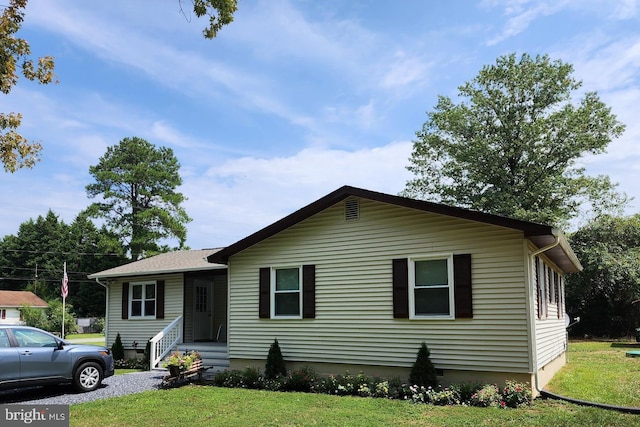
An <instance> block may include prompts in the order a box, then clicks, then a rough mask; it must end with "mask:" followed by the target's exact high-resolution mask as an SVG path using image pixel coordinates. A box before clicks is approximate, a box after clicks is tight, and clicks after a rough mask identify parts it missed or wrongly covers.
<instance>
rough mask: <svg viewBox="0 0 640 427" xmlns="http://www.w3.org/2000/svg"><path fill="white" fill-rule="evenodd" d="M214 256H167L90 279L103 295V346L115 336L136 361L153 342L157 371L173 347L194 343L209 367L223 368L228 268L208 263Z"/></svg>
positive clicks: (195, 253) (196, 252)
mask: <svg viewBox="0 0 640 427" xmlns="http://www.w3.org/2000/svg"><path fill="white" fill-rule="evenodd" d="M218 250H219V249H204V250H185V251H177V252H168V253H163V254H160V255H156V256H154V257H150V258H146V259H142V260H139V261H135V262H131V263H129V264H125V265H121V266H118V267H115V268H111V269H109V270H104V271H101V272H99V273H95V274H91V275H89V276H88V277H89V278H90V279H94V280H96V281H97V282H98V283H99V284H100V285H102V286H103V287H105V288H106V291H107V292H106V304H107V307H106V316H105V341H106V343H107V346H108V347H111V345H113V343H114V342H115V340H116V336H117V335H118V334H119V335H120V339H121V341H122V344H123V346H124V349H125V355H126V356H127V357H135V356H136V354H137V353H142V352H144V350H145V346H146V343H147V342H148V341H149V340H150V339H153V345H152V347H151V363H152V366H153V367H157V366H158V364H159V363H160V361H161V360H162V358H163V357H164V356H165V355H166V353H167V352H169V351H171V350H172V349H174V347H175V346H177V345H178V344H180V345H182V344H185V345H187V346H188V347H189V348H190V349H193V348H194V344H195V343H198V346H199V349H200V350H201V353H202V354H203V356H208V357H209V359H210V360H208V363H209V365H215V366H217V367H218V368H226V367H228V357H227V349H226V344H225V342H226V340H227V307H228V299H227V267H226V265H218V264H212V263H209V262H208V261H207V257H208V256H210V255H212V254H214V253H215V252H216V251H218ZM205 347H206V348H205ZM183 349H186V348H183Z"/></svg>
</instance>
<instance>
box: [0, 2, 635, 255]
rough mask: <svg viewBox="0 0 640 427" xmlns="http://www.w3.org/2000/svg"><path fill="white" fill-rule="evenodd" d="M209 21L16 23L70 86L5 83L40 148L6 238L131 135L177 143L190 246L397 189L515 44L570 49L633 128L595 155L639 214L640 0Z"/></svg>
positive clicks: (153, 18)
mask: <svg viewBox="0 0 640 427" xmlns="http://www.w3.org/2000/svg"><path fill="white" fill-rule="evenodd" d="M187 3H188V2H187ZM205 24H206V22H205V21H203V20H198V19H196V18H195V17H190V16H187V17H185V16H183V15H182V14H181V13H180V11H179V3H178V0H162V1H160V0H144V1H143V0H138V1H130V0H109V1H100V2H98V1H91V2H80V1H74V0H55V1H51V0H30V1H29V4H28V7H27V13H26V19H25V22H24V26H23V29H22V30H21V32H20V33H19V34H20V36H22V37H24V38H26V39H27V40H28V41H29V42H30V43H31V48H32V51H33V53H34V55H37V56H41V55H47V54H49V55H53V56H55V60H56V74H57V77H58V80H59V84H57V85H48V86H39V85H36V84H34V83H31V82H27V81H25V80H24V79H22V80H20V82H19V84H18V86H17V87H16V88H14V90H13V91H12V92H11V94H9V95H3V96H1V97H0V111H3V112H8V111H19V112H21V113H22V114H23V126H22V128H21V132H22V134H23V135H24V136H25V137H27V138H29V139H32V140H38V141H40V142H41V143H42V144H43V146H44V150H43V152H42V161H41V162H40V163H38V164H37V165H36V167H35V168H34V169H31V170H29V169H22V170H20V171H18V172H16V173H14V174H9V173H1V174H0V189H1V191H0V206H2V209H0V236H4V235H7V234H16V233H17V231H18V227H19V225H20V224H21V223H23V222H25V221H26V220H28V219H29V218H34V219H35V218H36V217H37V216H38V215H45V214H46V212H47V210H48V209H52V210H53V211H54V212H55V213H56V214H58V215H59V216H60V218H61V219H62V220H64V221H65V222H67V223H70V222H72V221H73V219H74V218H75V216H76V215H77V214H78V213H79V212H80V211H81V210H82V209H84V208H86V207H87V206H88V205H89V204H90V203H91V200H90V199H88V198H87V196H86V192H85V186H86V185H87V184H89V183H90V182H91V176H90V175H89V173H88V171H89V166H91V165H95V164H96V163H97V162H98V159H99V157H100V156H102V155H103V154H104V153H105V151H106V149H107V147H108V146H110V145H114V144H117V143H118V142H119V141H120V140H121V139H123V138H125V137H133V136H137V137H141V138H144V139H146V140H148V141H149V142H151V143H152V144H155V145H157V146H167V147H171V148H172V149H173V150H174V152H175V155H176V157H177V158H178V160H179V162H180V163H181V165H182V168H181V176H182V178H183V186H182V187H180V189H179V191H181V192H182V193H183V194H185V196H187V197H188V200H187V202H185V204H184V207H185V208H186V210H187V212H188V214H189V215H190V216H191V217H192V218H193V221H192V222H191V223H189V225H188V239H187V245H189V246H190V247H191V248H194V249H200V248H210V247H219V246H224V245H228V244H230V243H233V242H235V241H236V240H238V239H241V238H243V237H245V236H246V235H248V234H250V233H252V232H254V231H257V230H258V229H260V228H262V227H264V226H266V225H268V224H270V223H272V222H273V221H276V220H278V219H280V218H281V217H283V216H285V215H287V214H289V213H291V212H293V211H295V210H297V209H299V208H300V207H302V206H304V205H306V204H308V203H310V202H312V201H314V200H316V199H317V198H319V197H322V196H323V195H325V194H327V193H329V192H331V191H333V190H335V189H336V188H338V187H340V186H342V185H345V184H346V185H353V186H358V187H363V188H367V189H370V190H375V191H381V192H386V193H391V194H396V193H398V192H400V191H401V190H402V189H403V188H404V185H405V183H406V181H407V180H408V179H409V178H410V175H409V173H408V172H407V171H406V169H405V166H406V165H407V164H408V158H409V156H410V153H411V141H412V140H413V139H414V136H415V132H416V131H417V130H419V129H420V128H421V127H422V124H423V123H424V121H425V119H426V114H425V113H426V112H427V111H430V110H431V109H432V108H433V106H434V105H435V103H436V100H437V96H438V95H439V94H441V95H447V96H451V97H455V96H456V95H457V87H458V86H459V85H461V84H462V83H464V82H466V81H468V80H470V79H472V78H473V77H475V76H476V75H477V73H478V71H479V70H480V69H481V68H482V66H483V65H486V64H492V63H495V60H496V58H497V57H498V56H500V55H504V54H508V53H512V52H516V53H518V54H521V53H524V52H526V53H529V54H531V55H532V56H535V55H536V54H545V53H546V54H549V55H550V56H551V58H552V59H561V60H563V61H565V62H568V63H571V64H573V65H574V67H575V73H574V76H575V77H576V78H578V79H580V80H582V81H583V83H584V84H583V87H582V91H597V92H598V94H599V95H600V97H601V99H602V100H603V101H604V102H605V103H606V104H607V105H609V106H610V107H611V108H612V110H613V112H614V114H616V115H617V116H618V119H619V120H620V121H622V122H623V123H625V124H626V125H627V130H626V132H625V134H624V136H623V137H621V138H619V139H617V140H615V141H613V142H612V143H611V145H610V146H609V150H608V153H607V154H605V155H599V156H597V157H594V158H589V159H585V166H586V168H587V171H588V173H589V174H592V175H597V174H607V175H609V176H610V177H611V178H612V180H613V181H615V182H618V183H619V184H620V187H619V189H620V190H622V191H624V192H626V193H627V194H628V195H629V196H632V197H635V199H636V200H634V201H633V202H632V206H631V207H630V209H629V211H628V213H636V212H638V211H639V209H638V206H640V205H639V204H638V203H639V202H638V200H640V189H639V188H638V187H637V186H636V183H637V181H638V178H639V177H640V173H639V172H640V146H639V145H638V143H637V141H640V120H639V117H638V111H639V109H638V106H639V105H640V72H639V71H640V30H639V29H640V1H638V0H581V1H572V0H548V1H547V0H539V1H527V0H482V1H466V0H455V1H446V2H445V1H424V0H403V1H401V2H395V3H390V2H389V1H382V0H325V1H317V0H268V1H267V0H262V1H258V0H239V10H238V12H237V13H236V15H235V21H234V22H233V23H232V24H231V25H229V26H227V27H225V28H224V29H223V30H222V31H221V32H220V33H219V35H218V37H217V38H216V39H214V40H205V39H204V38H203V37H202V35H201V30H202V28H204V26H205ZM577 95H578V96H580V94H577ZM173 244H175V242H173Z"/></svg>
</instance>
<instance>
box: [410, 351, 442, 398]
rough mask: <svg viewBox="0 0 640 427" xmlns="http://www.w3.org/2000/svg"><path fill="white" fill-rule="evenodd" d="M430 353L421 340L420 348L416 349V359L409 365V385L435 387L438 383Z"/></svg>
mask: <svg viewBox="0 0 640 427" xmlns="http://www.w3.org/2000/svg"><path fill="white" fill-rule="evenodd" d="M430 355H431V353H430V352H429V349H428V348H427V344H426V343H425V342H424V341H423V342H422V346H420V350H418V356H417V357H416V361H415V362H414V364H413V366H412V367H411V374H410V375H409V383H410V384H411V385H417V386H423V387H429V386H431V387H436V386H437V385H438V378H437V376H436V368H435V366H433V363H432V362H431V358H430Z"/></svg>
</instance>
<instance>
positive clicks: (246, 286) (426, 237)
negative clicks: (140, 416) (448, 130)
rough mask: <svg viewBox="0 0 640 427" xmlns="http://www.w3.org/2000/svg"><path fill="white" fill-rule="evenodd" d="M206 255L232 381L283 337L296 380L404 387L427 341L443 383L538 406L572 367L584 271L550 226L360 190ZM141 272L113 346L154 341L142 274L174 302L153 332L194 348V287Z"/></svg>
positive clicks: (117, 317)
mask: <svg viewBox="0 0 640 427" xmlns="http://www.w3.org/2000/svg"><path fill="white" fill-rule="evenodd" d="M165 255H167V256H171V255H169V254H165ZM206 256H207V259H208V260H209V262H211V264H210V269H211V271H209V272H208V274H212V273H213V272H214V271H215V272H217V273H218V274H220V278H221V280H222V278H224V280H225V281H226V280H228V296H227V295H225V296H224V298H226V299H227V307H228V309H227V313H226V315H227V321H226V326H225V328H226V332H227V334H228V350H227V351H228V357H229V361H230V366H231V368H238V369H243V368H245V367H246V366H256V367H259V368H264V363H265V360H266V356H267V353H268V350H269V346H270V345H271V344H272V343H273V341H274V339H276V338H277V339H278V341H279V343H280V347H281V349H282V353H283V356H284V358H285V360H286V362H287V366H288V368H290V369H291V368H295V367H296V366H303V365H309V366H312V367H314V368H315V369H316V370H317V371H318V372H320V373H324V374H329V373H334V374H338V373H344V372H345V371H347V370H349V371H351V372H360V371H363V372H365V373H366V374H368V375H381V376H387V377H391V376H399V377H401V378H405V379H406V378H408V374H409V370H410V368H411V365H412V364H413V362H414V361H415V358H416V354H417V352H418V349H419V347H420V344H421V343H422V342H423V341H424V342H426V343H427V345H428V346H429V349H430V350H431V359H432V361H433V362H434V364H435V366H436V368H437V370H438V375H439V380H440V381H441V383H442V384H449V383H454V382H465V381H468V380H476V381H482V382H502V381H504V380H505V379H516V380H519V381H528V382H530V383H531V384H532V387H533V391H534V393H536V389H540V388H542V387H543V386H544V385H545V384H546V383H547V382H548V381H549V380H550V379H551V377H552V376H553V375H554V373H555V372H557V371H558V369H560V367H562V366H563V365H564V363H565V352H566V348H567V336H566V331H565V322H566V320H567V319H566V318H565V316H566V315H565V310H564V280H563V277H564V275H565V274H566V273H571V272H576V271H579V270H580V269H581V265H580V263H579V261H578V260H577V258H576V257H575V255H574V253H573V252H572V250H571V249H570V247H569V245H568V243H567V241H566V239H565V237H564V236H563V234H562V233H561V232H560V231H558V230H555V229H553V228H552V227H549V226H545V225H540V224H535V223H531V222H525V221H519V220H514V219H509V218H504V217H499V216H495V215H488V214H483V213H479V212H474V211H469V210H465V209H460V208H453V207H449V206H444V205H440V204H435V203H430V202H425V201H419V200H413V199H407V198H403V197H398V196H392V195H388V194H382V193H377V192H373V191H368V190H363V189H359V188H353V187H342V188H340V189H338V190H336V191H334V192H332V193H330V194H328V195H327V196H325V197H323V198H321V199H319V200H317V201H315V202H313V203H311V204H310V205H308V206H306V207H304V208H302V209H300V210H298V211H296V212H294V213H293V214H291V215H289V216H287V217H285V218H283V219H282V220H280V221H277V222H276V223H274V224H271V225H269V226H268V227H266V228H264V229H262V230H260V231H258V232H256V233H254V234H252V235H250V236H248V237H246V238H244V239H242V240H240V241H238V242H236V243H234V244H233V245H231V246H229V247H227V248H224V249H221V250H218V251H215V252H213V251H212V253H211V254H207V255H206ZM159 257H160V256H159ZM159 257H154V258H150V259H149V261H151V260H153V259H155V258H159ZM141 262H143V261H139V263H141ZM136 264H137V263H133V264H129V265H128V266H124V267H129V268H131V269H132V270H130V271H129V276H126V277H125V276H124V275H119V276H115V277H116V278H117V281H116V282H114V284H113V285H111V286H113V290H114V292H111V297H110V298H109V299H108V300H109V301H110V308H109V310H108V318H109V337H110V338H109V339H108V342H112V339H113V336H114V335H113V334H114V333H115V332H116V331H115V329H119V330H120V332H121V334H122V333H126V334H127V335H126V336H127V337H132V336H134V335H135V336H137V337H140V338H138V339H144V338H145V337H148V336H151V333H152V328H151V325H150V324H148V323H147V322H146V321H145V320H143V319H140V320H137V319H133V318H132V317H131V316H128V315H127V310H129V311H130V310H131V309H132V305H131V302H127V303H126V304H124V302H125V301H128V299H130V298H131V296H132V293H131V292H132V288H131V286H133V282H134V279H135V277H133V278H132V276H133V275H134V272H135V275H136V276H138V277H139V278H138V279H136V280H140V281H141V282H142V283H143V284H146V283H154V284H155V286H156V289H157V288H162V287H164V289H165V292H166V297H165V299H166V300H167V301H168V300H169V299H171V301H172V306H171V316H169V313H168V310H165V312H164V313H163V314H164V315H165V316H164V319H158V318H157V317H158V316H157V313H156V316H155V317H154V319H153V322H159V321H160V320H162V322H161V323H168V322H170V321H171V320H173V319H171V318H170V317H176V316H180V315H181V314H182V313H184V318H185V322H184V326H183V327H182V328H183V331H184V333H183V334H182V337H181V338H180V339H179V340H182V341H189V340H193V335H189V334H193V331H192V330H193V325H192V326H188V322H187V321H186V319H187V317H189V316H193V312H194V311H195V310H194V306H193V304H196V306H197V303H196V302H192V300H193V301H197V300H198V298H195V300H194V297H193V295H194V291H193V289H192V288H193V286H192V285H189V284H188V282H187V280H185V279H183V278H182V273H180V272H178V271H175V272H171V271H169V270H165V271H164V272H162V276H153V275H151V276H149V277H144V279H145V280H142V277H140V276H145V273H144V272H139V271H138V269H137V267H136ZM224 264H226V265H228V277H227V273H226V271H225V269H224ZM139 265H141V264H139ZM118 268H123V267H118ZM114 270H117V269H114ZM108 271H111V270H108ZM108 271H107V272H108ZM107 272H102V273H96V274H94V275H92V276H90V277H100V278H101V279H102V278H103V276H104V275H105V274H106V273H107ZM170 273H171V274H174V276H175V279H173V280H171V281H169V280H168V279H167V278H165V276H164V275H165V274H170ZM118 274H120V273H118ZM161 277H163V278H162V279H161ZM184 277H185V278H186V277H187V276H186V275H185V276H184ZM125 279H126V280H127V282H125V283H128V285H125V286H124V287H123V286H122V282H121V281H123V280H125ZM162 280H164V282H163V283H165V285H162V286H161V285H160V281H162ZM126 286H128V287H129V288H128V289H129V291H128V292H124V293H122V289H125V288H126ZM170 293H171V297H169V294H170ZM127 298H128V299H127ZM220 298H222V296H221V295H220ZM185 301H186V303H185ZM166 308H167V309H168V304H167V307H166ZM181 310H182V311H181ZM138 311H139V310H138ZM189 312H191V314H189ZM121 317H128V320H122V319H121ZM134 320H136V321H134ZM114 324H116V325H117V327H116V328H115V329H114ZM147 326H149V328H147ZM143 327H144V328H145V331H144V333H143V334H141V335H140V334H139V333H138V332H134V331H138V330H139V329H141V328H143ZM125 346H126V344H125ZM157 351H158V352H161V351H163V349H162V348H158V350H157Z"/></svg>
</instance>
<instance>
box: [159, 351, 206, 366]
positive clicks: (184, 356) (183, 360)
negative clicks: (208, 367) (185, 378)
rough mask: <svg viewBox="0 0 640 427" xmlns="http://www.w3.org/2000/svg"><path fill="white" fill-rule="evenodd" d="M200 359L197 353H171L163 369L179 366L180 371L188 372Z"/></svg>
mask: <svg viewBox="0 0 640 427" xmlns="http://www.w3.org/2000/svg"><path fill="white" fill-rule="evenodd" d="M198 359H200V353H198V352H197V351H190V352H186V351H185V352H184V353H180V352H179V351H174V352H173V353H171V356H169V357H168V358H167V359H166V360H165V361H164V363H163V364H162V367H164V368H168V367H170V366H177V367H178V368H179V369H180V370H185V371H186V370H188V369H189V368H191V365H193V362H194V361H196V360H198Z"/></svg>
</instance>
